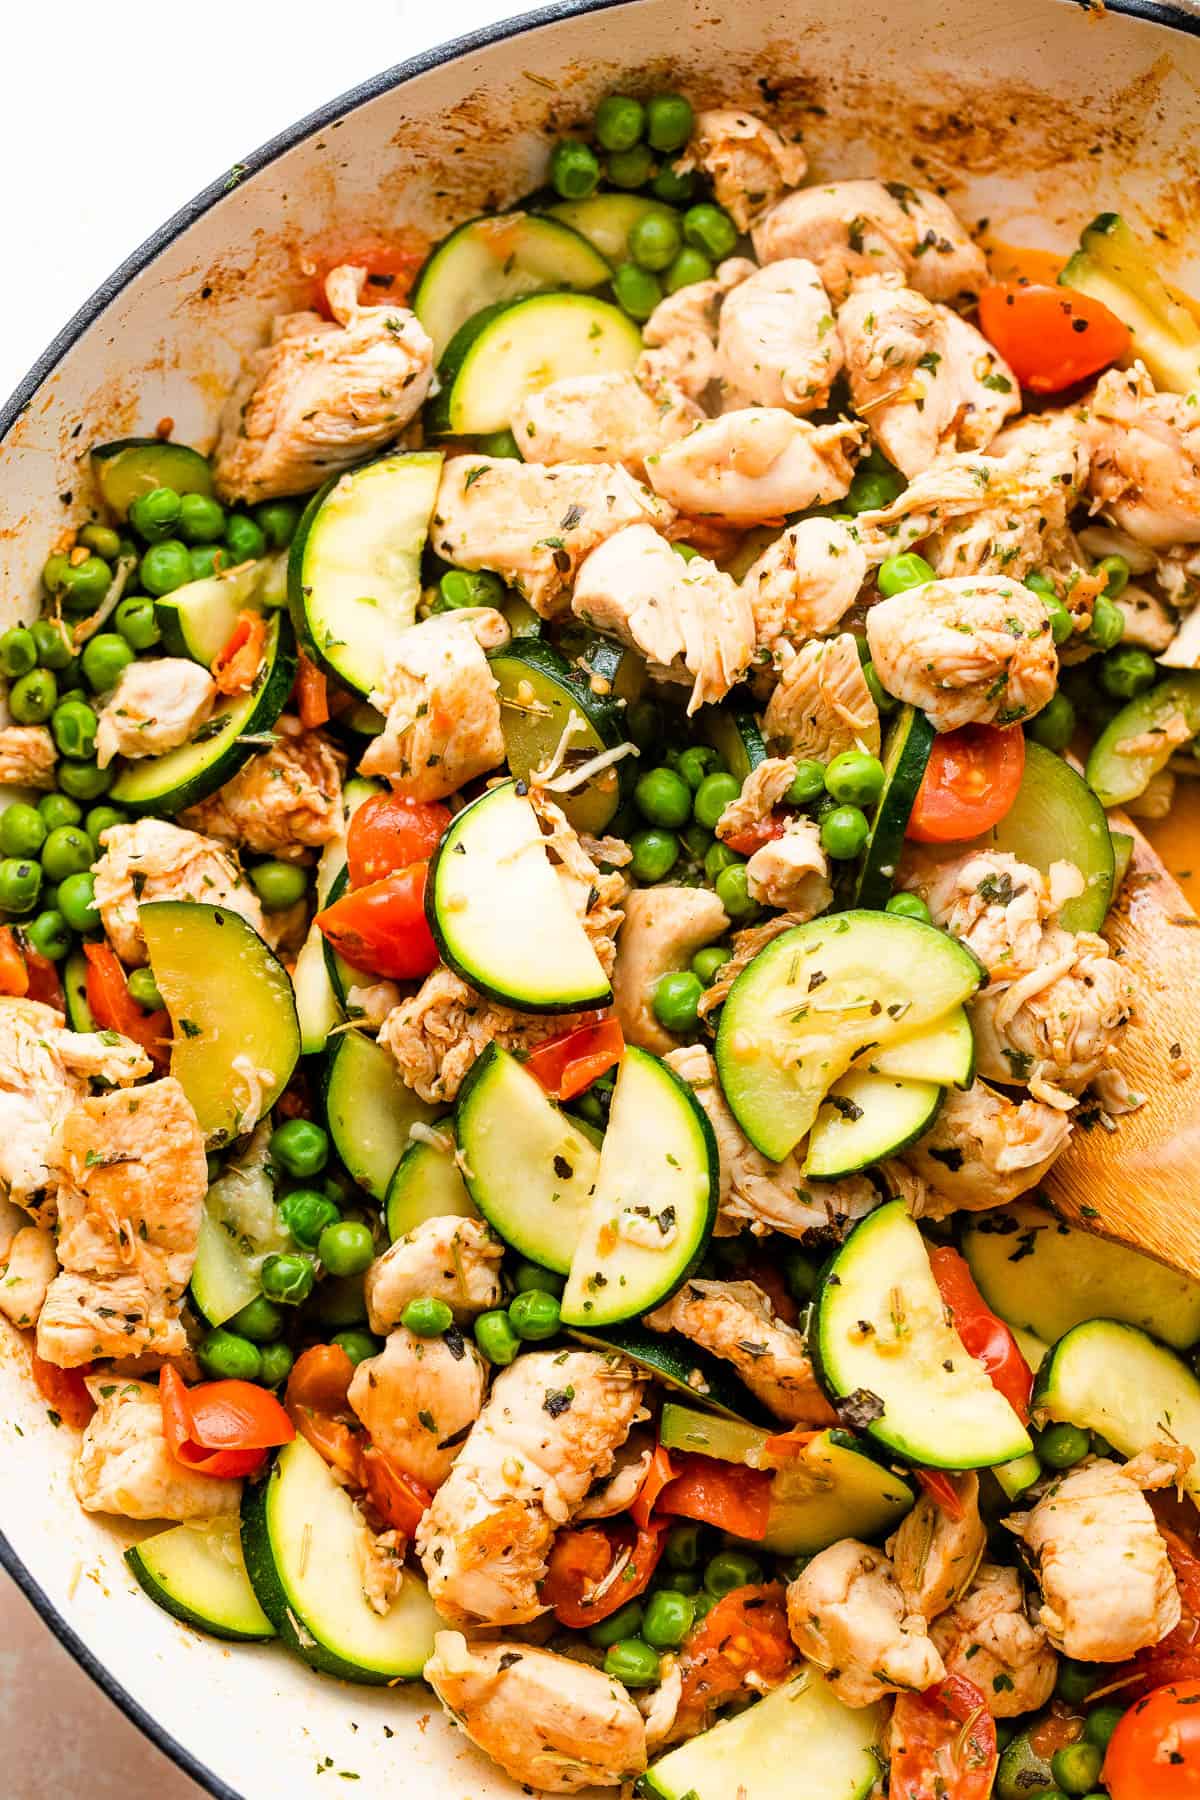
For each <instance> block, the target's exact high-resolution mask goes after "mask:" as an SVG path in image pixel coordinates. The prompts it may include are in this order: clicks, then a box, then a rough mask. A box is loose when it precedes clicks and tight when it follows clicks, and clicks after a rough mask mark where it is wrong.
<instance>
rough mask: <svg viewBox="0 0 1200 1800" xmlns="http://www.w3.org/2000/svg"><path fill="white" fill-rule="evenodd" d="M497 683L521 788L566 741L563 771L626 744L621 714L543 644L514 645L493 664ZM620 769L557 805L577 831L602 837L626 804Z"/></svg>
mask: <svg viewBox="0 0 1200 1800" xmlns="http://www.w3.org/2000/svg"><path fill="white" fill-rule="evenodd" d="M488 662H489V665H490V667H491V671H492V674H493V675H494V676H495V678H496V685H497V687H498V689H499V696H498V697H499V701H500V726H501V729H502V731H503V733H504V749H505V755H506V757H507V759H508V766H509V768H510V769H511V770H512V772H513V774H514V775H515V776H516V778H517V780H518V781H528V780H529V777H530V776H531V775H532V774H533V773H534V771H535V770H536V769H544V768H545V767H546V766H547V765H548V764H549V762H550V760H551V758H552V757H553V756H554V755H555V752H556V751H557V750H558V747H559V745H560V744H561V743H562V741H563V734H564V733H566V732H569V735H568V736H567V740H566V742H567V751H566V756H565V759H564V762H563V768H564V770H569V769H570V768H571V767H572V766H573V765H577V764H579V763H582V762H585V761H586V760H587V759H588V758H589V757H593V756H598V755H600V753H601V752H602V751H604V750H611V749H613V748H614V747H615V746H616V745H617V744H619V743H620V742H621V737H622V732H621V715H620V713H619V711H618V710H617V708H616V707H615V706H613V704H612V703H611V701H607V700H602V699H600V698H598V697H597V696H596V695H595V694H593V693H592V691H591V689H590V688H589V687H588V685H587V682H586V681H583V680H580V679H578V678H577V677H576V676H575V675H574V674H573V673H572V670H571V665H570V664H569V663H568V662H566V661H565V660H564V658H563V657H561V656H560V655H559V654H558V651H557V650H555V649H553V648H552V647H551V646H550V645H549V644H546V643H543V642H542V640H541V639H540V638H514V639H513V641H512V643H510V644H509V646H508V648H507V649H505V650H497V651H496V652H495V653H494V654H493V655H492V656H490V657H489V658H488ZM622 766H623V765H621V764H619V763H618V764H615V765H610V766H609V767H608V768H607V769H602V770H601V771H600V773H599V774H598V775H593V776H592V778H591V780H590V781H588V782H586V783H585V784H584V786H582V787H579V788H576V789H575V790H574V792H573V793H570V794H563V795H561V796H560V799H559V803H560V804H561V806H562V810H563V812H564V813H565V814H566V816H567V818H568V820H569V821H570V823H571V824H572V825H573V826H574V827H575V830H576V831H586V832H589V833H590V834H591V835H592V836H593V837H602V836H603V834H604V832H605V830H606V829H607V827H608V825H609V824H610V823H611V821H612V818H613V815H614V813H615V812H616V810H617V808H618V806H619V805H620V804H621V797H622V781H621V769H622Z"/></svg>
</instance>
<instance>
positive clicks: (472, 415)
mask: <svg viewBox="0 0 1200 1800" xmlns="http://www.w3.org/2000/svg"><path fill="white" fill-rule="evenodd" d="M641 348H642V334H641V332H640V331H639V330H638V328H637V326H636V325H635V324H634V322H633V320H632V319H631V318H630V317H629V314H628V313H624V312H622V311H621V309H620V307H617V306H614V305H613V304H612V303H611V301H608V300H597V299H595V298H594V297H593V296H592V295H591V294H531V295H530V296H529V298H528V299H527V300H513V301H509V302H506V303H502V304H501V305H499V306H487V307H484V309H483V311H482V312H477V313H476V314H475V316H474V318H471V319H468V320H467V322H466V324H465V325H463V326H462V327H460V329H459V330H458V331H456V332H455V334H454V337H453V338H452V340H451V342H450V343H449V345H448V346H447V348H446V353H445V355H444V356H443V357H442V360H441V364H440V366H439V368H438V381H439V383H440V391H439V393H438V394H437V396H436V398H435V399H434V400H433V401H432V402H431V403H430V405H429V406H428V407H427V409H426V414H427V417H426V429H427V430H428V431H430V432H433V433H450V434H451V435H453V436H455V437H461V436H462V435H463V434H464V433H472V434H477V435H481V434H485V433H487V432H491V431H507V430H508V428H509V426H510V424H511V423H512V417H513V414H514V413H515V412H516V410H517V408H518V406H519V405H520V404H521V402H522V400H524V399H526V398H527V396H528V395H530V394H536V393H540V392H541V390H542V388H544V387H549V385H550V383H551V382H552V381H562V380H563V379H564V377H566V376H568V375H606V374H612V373H623V372H624V371H626V370H628V369H632V368H633V365H634V363H635V362H636V361H637V359H638V357H639V355H640V354H641Z"/></svg>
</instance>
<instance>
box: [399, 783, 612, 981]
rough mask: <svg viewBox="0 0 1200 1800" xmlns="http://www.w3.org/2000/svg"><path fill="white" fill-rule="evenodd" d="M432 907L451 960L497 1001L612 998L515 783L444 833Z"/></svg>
mask: <svg viewBox="0 0 1200 1800" xmlns="http://www.w3.org/2000/svg"><path fill="white" fill-rule="evenodd" d="M425 914H426V917H427V918H428V920H429V927H430V930H431V931H432V932H433V935H434V938H435V939H436V941H437V946H438V949H439V950H440V951H441V953H442V958H443V960H444V961H445V962H447V963H448V964H449V965H450V967H451V968H452V969H453V970H454V971H455V973H456V974H458V975H461V976H462V978H463V980H464V981H468V982H470V984H471V986H472V987H474V988H478V989H479V991H480V992H481V993H484V994H490V995H491V996H492V998H493V999H495V1000H503V1001H505V1002H506V1003H507V1004H508V1005H509V1006H516V1007H520V1008H522V1009H523V1010H525V1011H527V1012H577V1011H578V1010H579V1009H580V1008H581V1007H588V1006H604V1005H607V1003H608V1001H609V1000H611V999H612V988H611V987H610V986H609V981H608V976H607V975H606V974H605V973H604V970H603V969H602V968H601V966H600V960H599V958H598V957H597V955H596V952H595V950H594V949H593V948H592V945H591V941H590V940H589V938H588V935H587V933H586V931H585V930H584V929H583V925H582V923H581V921H580V920H579V918H578V916H577V915H576V913H575V910H574V908H573V906H572V905H571V900H570V896H569V894H568V892H567V889H566V888H565V887H564V886H563V884H562V882H561V881H560V880H559V879H558V876H557V875H556V874H555V873H554V870H553V868H552V867H551V865H550V858H549V857H548V856H547V854H546V850H545V843H544V839H543V837H542V832H541V827H540V826H539V824H538V820H537V814H536V813H535V812H534V810H533V807H532V806H531V805H530V803H529V801H528V800H527V799H526V797H525V795H524V794H521V793H519V792H518V790H517V784H516V782H515V781H504V782H501V783H499V784H498V786H496V787H493V788H488V790H487V792H486V793H483V794H481V795H480V796H479V798H478V799H477V800H473V801H472V802H471V804H470V805H469V806H464V808H463V810H462V811H461V812H460V813H459V814H458V816H457V818H456V819H455V820H454V822H453V824H451V825H450V827H449V829H448V830H447V831H446V832H445V834H444V835H443V837H442V840H441V843H440V844H439V845H438V847H437V850H436V851H435V852H434V856H433V862H432V865H431V867H430V871H429V882H428V885H427V887H426V890H425Z"/></svg>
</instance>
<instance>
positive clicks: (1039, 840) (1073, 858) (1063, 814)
mask: <svg viewBox="0 0 1200 1800" xmlns="http://www.w3.org/2000/svg"><path fill="white" fill-rule="evenodd" d="M976 848H978V849H980V850H1008V851H1011V853H1012V854H1013V855H1014V856H1015V857H1016V858H1017V859H1018V860H1019V861H1020V862H1023V863H1028V864H1029V865H1030V867H1031V868H1034V869H1039V870H1040V871H1041V873H1042V874H1043V875H1048V874H1049V873H1050V865H1051V864H1052V863H1055V862H1058V861H1059V860H1060V859H1065V860H1066V861H1067V862H1071V863H1074V864H1075V867H1076V868H1077V869H1078V870H1079V872H1080V874H1081V875H1082V876H1083V878H1084V882H1085V884H1086V885H1085V887H1084V890H1083V892H1082V894H1078V895H1076V897H1075V899H1074V900H1068V901H1067V903H1066V905H1065V906H1064V907H1063V909H1062V913H1061V915H1060V916H1061V919H1062V923H1063V926H1064V927H1065V929H1066V930H1067V931H1099V929H1100V927H1101V926H1102V925H1103V923H1104V920H1105V916H1106V914H1107V912H1108V909H1109V906H1110V905H1111V904H1112V897H1113V874H1114V859H1113V847H1112V837H1111V834H1110V832H1109V829H1108V820H1107V818H1106V817H1105V813H1104V808H1103V807H1102V806H1101V804H1100V802H1099V800H1098V799H1097V798H1096V796H1095V794H1094V793H1093V792H1092V790H1091V788H1090V787H1089V786H1088V784H1087V782H1086V781H1085V780H1084V779H1083V777H1082V776H1081V775H1078V774H1077V773H1076V772H1075V770H1074V769H1073V768H1072V767H1071V765H1070V763H1069V762H1066V761H1065V760H1064V758H1063V757H1061V756H1056V755H1055V753H1054V751H1053V750H1046V749H1044V748H1043V746H1042V745H1041V744H1035V743H1034V742H1033V740H1032V738H1026V740H1025V768H1024V771H1023V773H1022V775H1021V785H1020V787H1019V788H1018V789H1017V797H1016V799H1015V800H1014V801H1013V803H1012V806H1011V807H1010V808H1009V810H1008V812H1007V813H1006V814H1005V816H1004V817H1003V818H1002V819H1001V820H1000V822H999V824H998V825H993V826H992V828H991V830H990V831H987V832H985V833H984V834H983V836H982V837H980V838H977V839H976Z"/></svg>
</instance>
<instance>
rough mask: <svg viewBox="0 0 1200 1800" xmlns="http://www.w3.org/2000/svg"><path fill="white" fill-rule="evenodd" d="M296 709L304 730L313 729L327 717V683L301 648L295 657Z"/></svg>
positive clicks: (323, 722)
mask: <svg viewBox="0 0 1200 1800" xmlns="http://www.w3.org/2000/svg"><path fill="white" fill-rule="evenodd" d="M296 711H297V712H298V713H299V715H300V723H301V724H302V725H303V727H304V729H305V731H314V730H315V729H316V727H317V726H318V725H324V724H325V722H326V720H327V719H328V718H329V685H328V683H327V682H326V680H325V677H324V675H323V674H322V673H321V671H320V669H318V667H317V665H316V663H315V662H313V661H312V659H311V657H308V656H305V654H304V652H303V650H301V651H300V653H299V655H298V657H297V659H296Z"/></svg>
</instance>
